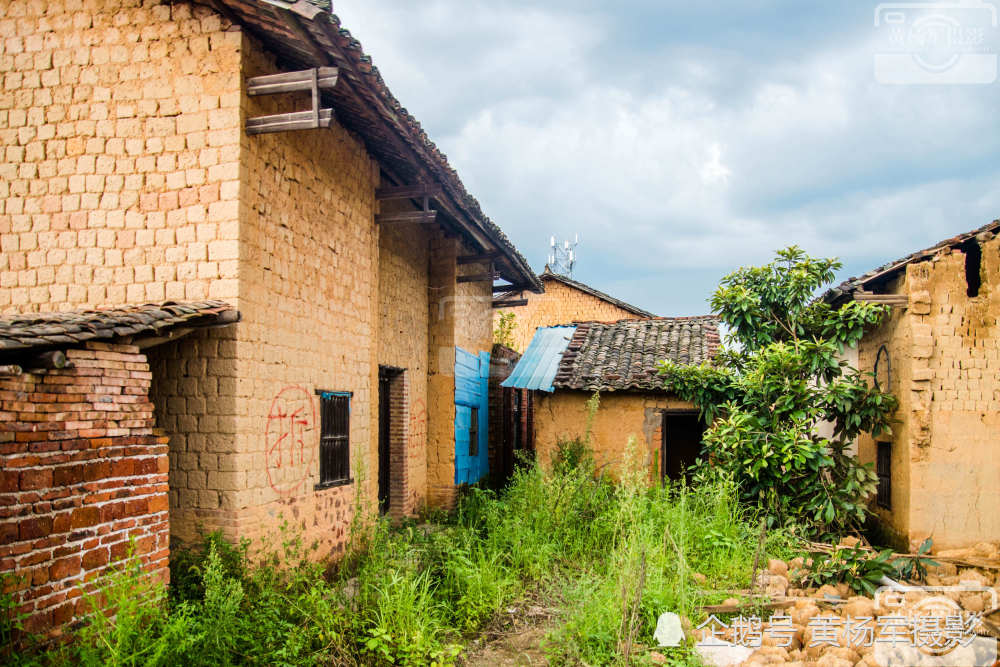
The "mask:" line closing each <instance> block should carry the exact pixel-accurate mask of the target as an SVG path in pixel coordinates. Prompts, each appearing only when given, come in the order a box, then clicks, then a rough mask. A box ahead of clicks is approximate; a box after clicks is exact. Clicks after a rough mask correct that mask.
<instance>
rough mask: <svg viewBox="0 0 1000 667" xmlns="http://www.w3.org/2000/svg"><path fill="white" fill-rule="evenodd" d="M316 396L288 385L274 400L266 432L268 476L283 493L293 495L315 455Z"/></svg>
mask: <svg viewBox="0 0 1000 667" xmlns="http://www.w3.org/2000/svg"><path fill="white" fill-rule="evenodd" d="M315 428H316V407H315V404H314V402H313V396H312V394H310V393H309V392H308V391H306V390H305V389H303V388H302V387H298V386H291V387H285V388H284V389H282V390H281V391H280V392H278V395H277V396H275V397H274V400H272V401H271V409H270V410H269V411H268V414H267V429H266V430H265V435H264V442H265V447H264V454H265V455H266V457H267V479H268V482H269V483H270V484H271V488H272V489H274V490H275V491H276V492H277V493H279V494H280V495H283V496H288V495H292V494H294V493H295V492H296V491H298V490H299V488H300V487H301V486H302V484H303V482H305V480H306V478H307V477H308V476H309V470H310V468H311V466H312V462H313V459H314V457H315V454H316V447H317V443H316V442H315V437H314V430H315Z"/></svg>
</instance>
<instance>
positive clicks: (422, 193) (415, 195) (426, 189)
mask: <svg viewBox="0 0 1000 667" xmlns="http://www.w3.org/2000/svg"><path fill="white" fill-rule="evenodd" d="M439 196H441V186H440V185H435V184H429V185H422V184H419V183H418V184H417V185H390V186H386V187H381V188H379V189H377V190H376V191H375V199H377V200H379V201H390V200H393V199H424V198H425V197H426V198H430V197H439Z"/></svg>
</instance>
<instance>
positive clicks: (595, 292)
mask: <svg viewBox="0 0 1000 667" xmlns="http://www.w3.org/2000/svg"><path fill="white" fill-rule="evenodd" d="M538 279H539V280H540V281H542V282H543V283H544V281H546V280H555V281H557V282H560V283H562V284H564V285H566V286H567V287H572V288H573V289H577V290H579V291H581V292H584V293H586V294H589V295H591V296H593V297H596V298H598V299H600V300H602V301H605V302H606V303H610V304H611V305H613V306H617V307H619V308H621V309H622V310H626V311H628V312H630V313H633V314H634V315H639V316H641V317H658V315H656V314H655V313H651V312H649V311H648V310H645V309H643V308H640V307H639V306H633V305H632V304H630V303H628V302H626V301H622V300H621V299H616V298H615V297H613V296H611V295H609V294H606V293H604V292H602V291H601V290H599V289H596V288H593V287H591V286H590V285H587V284H585V283H581V282H580V281H579V280H573V279H572V278H570V277H568V276H564V275H562V274H560V273H554V272H553V271H552V269H550V268H549V267H548V265H546V266H545V270H544V271H542V273H540V274H539V276H538Z"/></svg>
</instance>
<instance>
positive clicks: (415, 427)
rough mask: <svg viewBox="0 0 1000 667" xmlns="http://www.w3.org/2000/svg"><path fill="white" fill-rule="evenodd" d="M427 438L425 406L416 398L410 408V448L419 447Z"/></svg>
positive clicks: (421, 400)
mask: <svg viewBox="0 0 1000 667" xmlns="http://www.w3.org/2000/svg"><path fill="white" fill-rule="evenodd" d="M426 438H427V406H426V404H425V403H424V399H422V398H418V399H417V400H415V401H414V402H413V405H411V406H410V446H411V447H420V446H421V445H423V444H424V440H425V439H426Z"/></svg>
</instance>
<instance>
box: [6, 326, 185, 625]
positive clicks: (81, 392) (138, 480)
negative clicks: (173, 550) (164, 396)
mask: <svg viewBox="0 0 1000 667" xmlns="http://www.w3.org/2000/svg"><path fill="white" fill-rule="evenodd" d="M66 356H67V357H68V359H69V361H70V362H71V363H72V365H73V367H72V368H65V369H61V370H51V371H47V372H39V373H36V374H23V375H19V376H0V573H12V574H13V575H14V579H13V582H12V584H11V585H12V587H13V588H12V590H13V593H14V602H15V604H16V610H17V613H21V614H25V615H26V619H25V626H24V629H25V631H26V632H31V633H45V632H47V631H49V632H58V628H59V626H62V625H64V624H67V623H70V622H72V621H73V620H74V619H77V618H80V617H81V616H83V615H84V614H85V613H88V612H89V607H88V605H87V604H86V603H85V602H83V601H82V600H81V597H80V596H81V589H82V590H87V589H88V588H89V589H90V590H93V587H94V583H95V582H94V578H95V577H96V576H97V575H99V574H100V573H102V572H104V570H105V569H106V568H107V567H108V565H109V564H111V563H113V562H114V561H116V560H119V559H121V558H123V557H125V556H126V554H127V552H128V549H129V540H130V539H133V538H134V540H135V555H136V556H137V557H139V558H141V559H142V562H143V564H144V567H145V569H146V570H147V571H148V572H149V573H150V574H151V576H154V577H157V578H159V579H161V580H163V581H164V582H165V581H166V580H167V579H168V578H169V569H168V567H167V556H168V547H169V532H170V531H169V524H168V515H167V505H168V501H167V439H166V437H163V436H160V435H156V434H154V431H153V406H152V405H151V404H150V402H149V397H148V390H149V383H150V372H149V367H148V365H147V364H146V358H145V357H144V356H143V355H142V354H141V353H140V352H139V350H138V348H135V347H130V346H125V345H105V344H101V343H88V344H87V346H86V349H78V350H68V351H67V352H66ZM85 581H89V582H91V583H90V584H89V585H85V586H83V587H81V586H80V585H81V584H84V582H85ZM8 590H11V589H8Z"/></svg>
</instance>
